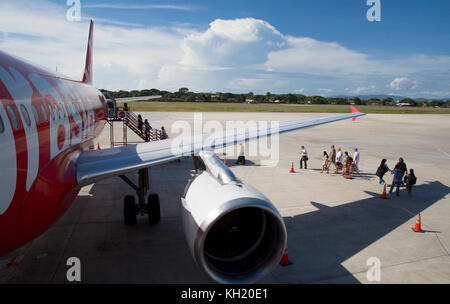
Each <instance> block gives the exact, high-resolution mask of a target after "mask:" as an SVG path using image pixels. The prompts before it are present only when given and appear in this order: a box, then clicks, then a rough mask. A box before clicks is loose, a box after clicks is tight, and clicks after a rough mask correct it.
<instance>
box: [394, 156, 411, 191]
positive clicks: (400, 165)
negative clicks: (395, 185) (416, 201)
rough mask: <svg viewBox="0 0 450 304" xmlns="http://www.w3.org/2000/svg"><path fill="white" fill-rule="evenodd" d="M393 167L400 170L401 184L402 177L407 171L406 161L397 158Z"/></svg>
mask: <svg viewBox="0 0 450 304" xmlns="http://www.w3.org/2000/svg"><path fill="white" fill-rule="evenodd" d="M394 169H399V170H400V171H401V172H402V180H401V181H400V183H401V184H402V186H404V185H403V177H404V176H405V174H406V173H408V169H407V167H406V163H405V161H404V160H403V158H401V157H400V158H399V159H398V163H397V164H396V165H395V167H394Z"/></svg>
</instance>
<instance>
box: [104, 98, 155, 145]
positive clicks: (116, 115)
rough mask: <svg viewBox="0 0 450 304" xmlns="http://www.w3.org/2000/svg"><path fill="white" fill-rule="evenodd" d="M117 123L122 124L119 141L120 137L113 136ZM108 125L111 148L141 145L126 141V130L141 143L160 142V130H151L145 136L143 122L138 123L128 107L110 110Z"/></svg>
mask: <svg viewBox="0 0 450 304" xmlns="http://www.w3.org/2000/svg"><path fill="white" fill-rule="evenodd" d="M117 123H119V124H122V140H120V136H119V137H116V136H115V131H114V130H115V128H114V126H115V124H117ZM108 124H109V126H110V128H109V135H110V136H109V137H110V145H111V148H113V147H118V146H126V145H130V144H137V143H141V142H136V141H129V140H128V129H130V130H131V131H133V132H134V133H135V134H136V135H138V136H139V138H141V139H142V140H143V141H156V140H161V134H162V132H161V130H158V129H153V128H152V129H151V130H150V131H149V132H148V133H147V134H146V132H145V126H144V122H143V121H141V122H139V120H138V117H137V115H136V114H135V113H133V112H132V111H131V110H130V109H129V108H128V107H114V109H111V108H110V111H109V115H108ZM116 139H117V140H116Z"/></svg>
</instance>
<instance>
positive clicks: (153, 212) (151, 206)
mask: <svg viewBox="0 0 450 304" xmlns="http://www.w3.org/2000/svg"><path fill="white" fill-rule="evenodd" d="M147 213H148V222H149V223H150V224H156V223H159V221H160V219H161V209H160V207H159V196H158V194H150V195H149V196H148V198H147Z"/></svg>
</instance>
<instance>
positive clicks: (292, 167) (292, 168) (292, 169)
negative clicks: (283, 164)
mask: <svg viewBox="0 0 450 304" xmlns="http://www.w3.org/2000/svg"><path fill="white" fill-rule="evenodd" d="M289 173H295V171H294V163H292V166H291V171H289Z"/></svg>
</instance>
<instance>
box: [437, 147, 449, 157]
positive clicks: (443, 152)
mask: <svg viewBox="0 0 450 304" xmlns="http://www.w3.org/2000/svg"><path fill="white" fill-rule="evenodd" d="M438 151H439V152H441V153H442V154H445V155H446V156H447V157H448V158H450V154H448V153H447V152H445V151H442V150H441V149H438Z"/></svg>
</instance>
